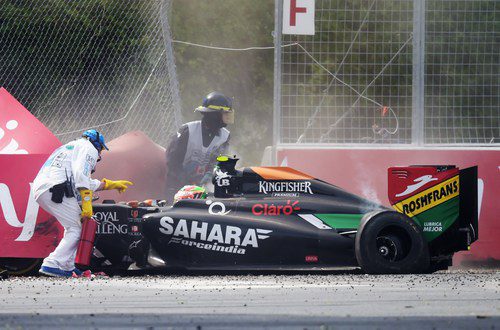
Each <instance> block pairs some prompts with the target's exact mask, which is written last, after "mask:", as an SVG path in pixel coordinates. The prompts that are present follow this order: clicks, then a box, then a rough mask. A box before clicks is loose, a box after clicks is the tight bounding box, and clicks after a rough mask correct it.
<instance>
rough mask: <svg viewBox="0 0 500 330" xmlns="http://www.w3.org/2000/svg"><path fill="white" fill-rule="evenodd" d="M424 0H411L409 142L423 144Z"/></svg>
mask: <svg viewBox="0 0 500 330" xmlns="http://www.w3.org/2000/svg"><path fill="white" fill-rule="evenodd" d="M424 78H425V0H413V84H412V86H413V88H412V116H411V119H412V122H411V142H412V144H413V145H416V146H422V145H423V144H424V120H425V113H424V105H425V103H424V101H425V99H424V97H425V79H424Z"/></svg>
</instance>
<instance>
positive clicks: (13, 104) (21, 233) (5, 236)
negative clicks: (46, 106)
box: [0, 88, 62, 258]
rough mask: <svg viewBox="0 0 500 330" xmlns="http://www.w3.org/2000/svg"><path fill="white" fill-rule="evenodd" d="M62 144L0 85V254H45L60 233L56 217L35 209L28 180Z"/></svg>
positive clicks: (0, 255) (49, 250) (9, 255)
mask: <svg viewBox="0 0 500 330" xmlns="http://www.w3.org/2000/svg"><path fill="white" fill-rule="evenodd" d="M60 145H61V142H59V140H58V139H57V138H56V137H55V136H54V134H52V132H51V131H50V130H49V129H48V128H47V127H45V126H44V125H43V124H42V123H41V122H40V121H39V120H38V119H36V117H35V116H33V115H32V114H31V113H30V112H29V111H28V110H26V108H24V107H23V106H22V105H21V104H20V103H19V102H18V101H17V100H16V99H15V98H14V97H13V96H12V95H10V94H9V93H8V92H7V91H6V90H5V89H4V88H0V257H30V258H34V257H45V256H47V255H48V254H49V253H50V252H51V251H52V250H53V249H54V248H55V246H56V245H57V243H58V242H59V239H60V237H62V228H61V227H60V225H59V223H58V222H57V220H55V219H54V218H52V217H50V216H49V215H48V214H47V213H46V212H45V211H43V210H42V209H40V208H39V206H38V204H37V203H36V202H35V201H34V199H33V197H32V194H31V189H30V184H31V183H32V182H33V179H34V178H35V176H36V174H37V173H38V171H39V170H40V168H41V166H42V164H43V162H44V161H45V160H46V159H47V157H48V155H49V154H50V153H51V152H52V151H53V150H54V149H56V148H57V147H59V146H60Z"/></svg>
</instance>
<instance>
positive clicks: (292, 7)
mask: <svg viewBox="0 0 500 330" xmlns="http://www.w3.org/2000/svg"><path fill="white" fill-rule="evenodd" d="M306 12H307V8H306V7H297V0H291V1H290V26H296V25H297V24H296V22H297V13H306Z"/></svg>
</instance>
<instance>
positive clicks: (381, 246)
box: [377, 236, 399, 262]
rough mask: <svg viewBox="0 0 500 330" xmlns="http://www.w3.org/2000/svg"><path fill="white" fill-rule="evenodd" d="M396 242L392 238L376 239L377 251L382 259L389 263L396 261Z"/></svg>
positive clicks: (397, 254)
mask: <svg viewBox="0 0 500 330" xmlns="http://www.w3.org/2000/svg"><path fill="white" fill-rule="evenodd" d="M398 245H399V244H398V242H397V240H396V239H395V238H394V237H390V236H380V237H377V250H378V253H379V254H380V256H382V258H384V259H386V260H389V261H391V262H393V261H396V260H398V256H399V253H398Z"/></svg>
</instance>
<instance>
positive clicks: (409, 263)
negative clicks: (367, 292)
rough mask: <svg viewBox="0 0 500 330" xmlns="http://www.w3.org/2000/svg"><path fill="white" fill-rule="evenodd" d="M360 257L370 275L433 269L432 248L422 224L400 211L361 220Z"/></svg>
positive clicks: (359, 232) (358, 243) (358, 258)
mask: <svg viewBox="0 0 500 330" xmlns="http://www.w3.org/2000/svg"><path fill="white" fill-rule="evenodd" d="M355 249H356V259H357V260H358V263H359V265H360V266H361V268H362V269H363V270H364V271H365V272H366V273H369V274H407V273H421V272H424V271H426V270H427V269H428V268H429V249H428V245H427V242H426V240H425V238H424V236H423V235H422V230H421V229H420V227H419V226H418V225H417V224H416V223H415V222H414V221H413V220H411V219H410V218H409V217H407V216H406V215H404V214H401V213H398V212H390V211H388V212H382V213H378V214H376V215H374V216H372V217H367V218H365V219H363V221H362V222H361V224H360V226H359V229H358V232H357V234H356V241H355Z"/></svg>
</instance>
